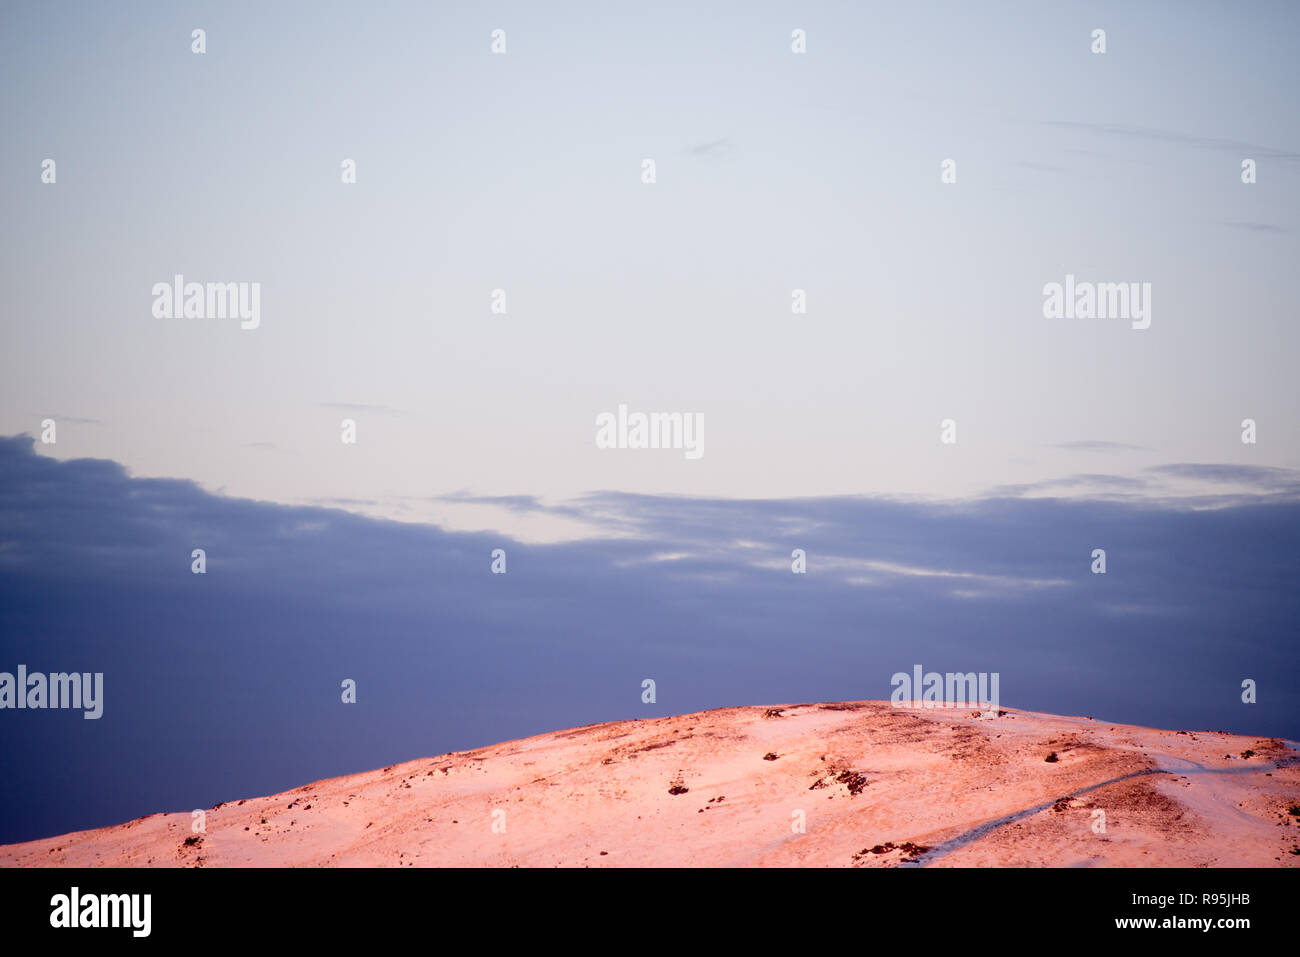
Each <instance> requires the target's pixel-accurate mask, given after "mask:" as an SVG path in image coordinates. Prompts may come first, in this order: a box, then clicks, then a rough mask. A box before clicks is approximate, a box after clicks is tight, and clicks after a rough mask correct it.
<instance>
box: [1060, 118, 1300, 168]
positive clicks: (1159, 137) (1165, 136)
mask: <svg viewBox="0 0 1300 957" xmlns="http://www.w3.org/2000/svg"><path fill="white" fill-rule="evenodd" d="M1040 125H1042V126H1055V127H1059V128H1061V129H1073V130H1080V131H1083V132H1090V133H1099V134H1102V135H1104V136H1113V137H1119V138H1122V139H1144V140H1151V141H1153V142H1161V143H1171V144H1175V145H1178V146H1191V147H1194V148H1196V149H1208V150H1220V151H1226V152H1232V153H1239V154H1241V155H1242V156H1254V157H1259V156H1263V157H1267V158H1269V159H1280V160H1288V161H1289V160H1298V159H1300V153H1297V152H1295V151H1294V150H1288V149H1278V148H1275V147H1271V146H1260V145H1259V144H1257V143H1243V142H1241V141H1240V140H1230V139H1222V138H1220V137H1216V136H1198V135H1195V134H1188V133H1178V132H1174V131H1171V130H1161V129H1155V128H1153V127H1148V126H1126V125H1123V124H1119V123H1077V122H1072V121H1068V120H1042V121H1040Z"/></svg>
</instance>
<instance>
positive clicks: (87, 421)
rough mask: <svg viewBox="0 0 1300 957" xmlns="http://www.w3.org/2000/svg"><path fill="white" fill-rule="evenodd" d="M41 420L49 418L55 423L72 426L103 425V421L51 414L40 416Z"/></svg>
mask: <svg viewBox="0 0 1300 957" xmlns="http://www.w3.org/2000/svg"><path fill="white" fill-rule="evenodd" d="M42 418H50V419H53V420H54V421H55V422H69V423H71V424H72V425H103V424H104V420H103V419H85V418H81V417H79V416H75V415H62V414H59V413H51V414H49V415H45V416H42Z"/></svg>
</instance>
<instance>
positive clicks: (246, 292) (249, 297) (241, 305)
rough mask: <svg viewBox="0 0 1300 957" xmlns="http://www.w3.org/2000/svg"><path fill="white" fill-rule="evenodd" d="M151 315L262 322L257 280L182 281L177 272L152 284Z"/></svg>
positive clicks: (249, 325)
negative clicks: (162, 280)
mask: <svg viewBox="0 0 1300 957" xmlns="http://www.w3.org/2000/svg"><path fill="white" fill-rule="evenodd" d="M151 294H152V295H153V297H154V298H153V314H154V318H155V319H239V320H241V321H240V323H239V328H241V329H256V328H257V327H258V326H260V325H261V324H262V284H261V283H260V282H186V281H185V277H184V276H182V275H180V274H179V273H178V274H177V275H175V276H173V277H172V281H171V282H156V283H154V284H153V290H152V292H151Z"/></svg>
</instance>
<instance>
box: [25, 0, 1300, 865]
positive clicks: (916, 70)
mask: <svg viewBox="0 0 1300 957" xmlns="http://www.w3.org/2000/svg"><path fill="white" fill-rule="evenodd" d="M709 6H710V7H713V8H714V9H708V10H703V9H699V8H698V5H692V4H655V5H640V4H631V3H614V4H602V5H600V6H599V8H598V12H595V13H593V8H592V5H591V4H576V3H558V4H557V3H548V4H537V3H527V4H524V3H491V4H482V5H477V4H475V5H471V4H460V5H451V4H427V3H410V4H388V3H378V4H369V5H365V6H364V7H358V6H357V5H356V4H342V3H313V4H302V3H287V2H286V3H276V4H258V3H221V4H204V3H186V4H167V5H163V4H145V3H130V2H125V3H120V4H111V5H110V4H96V3H59V2H52V3H49V4H40V5H23V6H18V5H10V6H8V7H6V8H5V9H4V10H3V12H0V128H2V129H3V131H4V137H3V145H2V147H0V210H3V219H2V222H3V228H2V229H0V287H2V288H3V290H4V300H3V311H2V312H0V329H2V330H3V331H2V333H0V336H2V338H0V344H2V346H3V347H2V348H0V671H3V670H6V669H9V670H12V669H13V668H14V667H15V666H16V665H17V664H19V663H25V664H26V665H28V667H29V668H32V669H34V670H36V669H40V670H47V671H58V670H66V669H69V668H75V670H78V671H99V670H102V671H104V672H105V675H106V679H105V680H106V682H107V688H106V694H107V704H106V713H105V717H104V718H103V719H101V720H99V721H83V720H82V719H81V717H80V715H79V714H70V713H52V712H51V713H44V714H41V713H31V712H27V713H16V712H8V711H6V712H3V713H0V744H3V748H4V755H5V759H6V760H5V763H6V764H10V763H11V761H12V762H13V763H12V765H11V766H22V767H26V768H28V769H29V770H30V771H31V774H29V775H28V776H26V777H25V778H24V779H23V780H22V781H21V782H19V783H16V784H13V785H12V787H11V786H10V783H11V782H9V781H6V788H5V789H4V793H3V794H2V795H0V841H8V840H16V839H25V838H31V837H36V836H40V835H43V834H50V833H57V832H60V831H64V830H69V829H71V828H73V827H89V826H99V825H104V824H110V823H114V822H117V821H120V820H123V819H125V818H127V817H131V816H136V815H138V814H144V813H149V812H151V811H154V810H158V809H160V808H168V809H186V808H189V807H198V806H204V807H206V806H210V805H211V804H213V803H215V802H216V801H218V800H224V799H227V798H230V797H239V796H249V795H252V794H260V793H267V792H270V791H273V790H277V789H281V788H285V787H291V786H294V785H297V784H300V783H302V782H303V781H305V780H310V779H317V778H320V777H324V776H328V775H332V774H342V773H349V772H353V771H360V770H364V769H368V768H373V767H379V766H382V765H383V764H385V763H391V762H393V761H397V760H403V759H408V758H412V757H417V756H421V755H425V754H433V753H438V752H439V751H446V750H450V749H460V748H469V747H477V746H481V745H485V744H489V743H492V742H495V741H500V740H504V739H508V738H511V737H518V736H522V735H528V734H536V733H541V732H543V731H547V730H554V729H556V728H560V727H567V726H572V725H576V724H583V723H591V722H595V721H604V720H614V719H621V718H629V717H639V716H646V715H650V714H656V715H657V714H672V713H682V712H685V711H691V710H698V709H702V708H708V707H721V706H726V705H732V704H742V703H774V702H788V701H798V700H837V699H863V698H883V697H887V696H888V694H889V691H890V688H889V676H890V675H891V674H892V673H894V672H895V671H898V670H900V669H901V670H906V669H908V668H910V667H911V666H912V665H913V664H915V663H917V662H920V663H922V664H924V665H925V666H926V667H927V668H928V667H929V666H930V664H931V661H933V664H934V666H935V667H936V668H937V669H939V670H944V671H947V670H954V669H960V670H967V669H969V670H975V671H990V672H991V671H999V672H1000V673H1001V674H1002V676H1003V677H1002V684H1001V687H1002V696H1003V700H1004V702H1005V703H1006V704H1008V705H1011V706H1014V707H1026V708H1032V709H1037V710H1049V711H1054V712H1059V713H1067V714H1075V713H1084V714H1097V715H1098V716H1099V717H1104V718H1105V719H1108V720H1112V721H1125V722H1134V723H1148V724H1154V725H1158V726H1163V727H1215V728H1221V729H1223V730H1235V731H1240V732H1242V733H1248V734H1261V735H1263V734H1268V735H1284V736H1289V737H1291V738H1300V726H1298V725H1297V723H1296V715H1297V714H1300V709H1297V707H1296V706H1297V704H1300V700H1298V699H1297V692H1296V691H1295V690H1294V689H1296V688H1297V687H1300V667H1298V662H1297V658H1296V650H1295V635H1296V625H1297V614H1296V612H1297V599H1296V596H1295V589H1294V582H1295V580H1296V572H1297V570H1298V569H1297V550H1296V545H1297V535H1298V534H1300V523H1298V521H1297V511H1296V509H1297V507H1298V505H1300V430H1298V429H1296V428H1295V423H1296V420H1297V415H1298V414H1300V398H1298V396H1300V390H1297V388H1296V386H1295V374H1296V369H1295V364H1296V356H1297V355H1300V323H1298V322H1297V321H1296V320H1297V318H1300V317H1298V316H1297V307H1296V300H1295V295H1294V275H1295V264H1296V263H1297V262H1300V243H1298V242H1297V236H1298V235H1300V232H1298V231H1300V182H1298V176H1300V115H1298V114H1297V112H1296V110H1295V93H1296V89H1295V87H1296V81H1295V71H1294V65H1293V59H1294V58H1293V53H1294V49H1295V45H1296V40H1297V34H1298V33H1300V29H1298V28H1300V8H1298V7H1296V6H1295V5H1294V4H1289V3H1267V2H1265V3H1256V4H1251V5H1249V6H1248V7H1242V6H1240V5H1234V4H1228V3H1196V2H1189V3H1154V2H1153V3H1146V4H1142V5H1140V7H1134V6H1133V5H1130V4H1121V3H1115V4H1104V3H1103V4H1097V3H1089V4H1086V5H1085V4H1073V3H1054V4H1050V5H1049V4H1039V3H1028V2H1026V3H1003V4H991V5H987V6H985V7H982V8H976V7H975V6H974V5H970V4H963V3H951V4H940V3H908V4H896V5H864V4H855V3H800V4H791V3H744V4H741V3H734V4H722V5H709ZM196 29H202V30H203V31H205V33H204V42H205V48H204V52H202V53H196V52H194V50H193V43H194V42H195V41H194V39H193V31H194V30H196ZM1098 29H1102V30H1104V31H1105V43H1106V48H1105V52H1104V53H1096V52H1093V47H1094V46H1095V45H1096V40H1095V39H1094V31H1096V30H1098ZM497 30H501V31H504V42H505V52H503V53H494V52H493V43H494V40H493V31H497ZM794 31H803V36H804V37H805V39H806V52H803V53H796V52H794V51H793V50H792V43H793V42H794V41H793V40H792V33H793V32H794ZM1247 159H1249V160H1253V161H1254V169H1255V181H1254V182H1251V183H1246V182H1243V173H1242V164H1243V161H1244V160H1247ZM46 160H53V161H54V163H55V170H56V175H55V178H54V181H53V182H46V181H43V179H44V175H43V171H44V169H45V165H44V164H45V161H46ZM646 160H653V161H654V169H655V178H654V181H653V182H646V181H645V177H644V169H645V167H644V163H645V161H646ZM948 160H951V161H952V163H953V166H952V167H951V169H953V170H955V181H954V182H945V181H944V176H943V173H944V169H945V167H944V163H945V161H948ZM347 161H352V163H354V164H355V171H356V178H355V179H356V181H355V182H344V175H343V168H344V164H345V163H346V162H347ZM178 274H179V275H183V276H184V277H185V279H186V280H187V281H195V282H223V283H224V282H236V283H249V284H252V283H257V284H258V288H259V290H260V315H259V321H258V324H257V327H256V328H252V329H243V328H241V327H240V323H239V322H238V321H235V320H229V319H215V318H162V317H159V316H158V315H156V314H155V308H154V306H155V292H154V287H155V285H156V284H158V283H170V282H171V281H172V278H173V277H174V276H175V275H178ZM1067 276H1073V277H1075V278H1076V279H1077V280H1079V281H1081V282H1094V283H1109V282H1116V283H1118V282H1123V283H1137V284H1139V286H1140V287H1143V288H1149V290H1150V293H1149V295H1150V299H1149V305H1150V325H1149V327H1148V328H1143V329H1138V328H1133V325H1132V324H1131V323H1130V322H1129V321H1128V320H1126V319H1097V318H1069V319H1066V318H1048V317H1047V316H1045V315H1044V287H1045V286H1046V285H1047V284H1050V283H1064V282H1066V277H1067ZM1146 284H1149V286H1147V285H1146ZM496 290H502V291H504V294H505V302H506V304H507V305H506V310H505V312H504V313H500V312H494V311H493V302H494V298H493V297H494V291H496ZM795 290H802V291H803V293H804V295H805V297H806V304H807V309H806V312H795V311H793V310H792V300H793V293H794V291H795ZM621 405H626V406H628V407H629V408H631V409H633V410H640V411H644V412H664V413H671V412H680V413H683V414H687V415H699V416H702V419H703V422H704V423H705V428H704V437H705V439H704V454H703V455H702V456H700V457H699V458H691V457H688V456H685V455H683V454H682V452H681V451H680V450H677V449H626V448H624V449H609V448H600V447H599V446H598V443H597V441H596V437H597V428H596V423H597V420H598V417H599V416H600V415H601V414H602V413H612V412H615V411H616V410H617V409H618V408H619V406H621ZM345 419H347V420H351V421H352V422H354V423H355V428H356V441H355V442H354V443H349V442H345V441H343V438H342V436H343V431H342V424H343V420H345ZM1246 419H1250V420H1252V421H1253V423H1254V438H1255V441H1254V442H1250V443H1247V442H1243V441H1242V437H1243V424H1242V423H1243V420H1246ZM46 420H52V421H53V422H54V424H55V426H56V429H55V435H54V436H49V435H48V429H47V426H46V424H45V423H46ZM945 420H951V421H952V422H953V423H954V424H955V425H954V427H955V437H956V441H955V442H950V443H949V442H944V441H942V437H943V426H942V423H944V421H945ZM47 438H53V439H54V441H46V439H47ZM200 547H201V548H204V549H205V550H206V552H207V555H208V571H207V573H206V574H205V575H203V576H196V575H192V574H191V570H190V561H191V559H190V555H191V551H192V549H194V548H200ZM1098 547H1103V548H1105V549H1106V550H1107V556H1108V569H1107V573H1106V575H1104V576H1101V575H1094V574H1092V573H1091V571H1090V570H1089V563H1090V561H1091V560H1092V559H1091V557H1090V556H1091V553H1092V550H1093V549H1095V548H1098ZM494 548H504V549H505V550H506V551H507V553H508V556H509V571H508V573H507V574H506V575H504V576H498V575H493V574H491V572H490V568H489V565H490V558H489V556H490V553H491V551H492V549H494ZM795 548H802V549H805V550H806V552H807V555H808V563H809V564H808V573H807V574H806V575H802V576H796V575H792V574H790V562H791V552H792V550H793V549H795ZM1261 676H1265V677H1267V679H1268V683H1267V686H1262V687H1261V691H1260V697H1259V701H1258V703H1257V704H1255V705H1250V706H1246V705H1243V704H1242V702H1241V701H1240V685H1241V681H1242V680H1243V679H1244V678H1260V677H1261ZM345 677H352V678H354V679H355V680H357V681H358V688H359V697H358V703H357V705H356V706H355V707H354V708H352V709H351V710H349V708H348V707H344V706H342V705H341V704H340V703H339V695H338V687H339V682H340V681H341V680H342V679H343V678H345ZM646 677H655V678H656V680H657V681H658V687H659V688H660V693H659V697H658V701H657V703H656V704H655V705H653V706H648V705H645V704H643V703H642V702H641V700H640V682H641V681H642V680H643V679H644V678H646ZM87 780H88V781H92V782H95V784H96V787H97V790H96V791H95V793H94V794H87V793H86V791H85V789H84V788H82V787H80V786H79V785H77V784H76V782H77V781H87Z"/></svg>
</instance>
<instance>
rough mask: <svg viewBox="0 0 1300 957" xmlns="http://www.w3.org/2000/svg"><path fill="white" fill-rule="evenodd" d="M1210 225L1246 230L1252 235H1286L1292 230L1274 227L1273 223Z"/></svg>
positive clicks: (1218, 223) (1220, 222)
mask: <svg viewBox="0 0 1300 957" xmlns="http://www.w3.org/2000/svg"><path fill="white" fill-rule="evenodd" d="M1210 225H1211V226H1226V227H1227V228H1229V229H1244V230H1246V231H1247V232H1252V233H1278V234H1285V233H1289V232H1290V231H1291V230H1289V229H1285V228H1283V227H1282V226H1275V225H1273V224H1272V223H1252V222H1228V221H1212V222H1211V223H1210Z"/></svg>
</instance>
